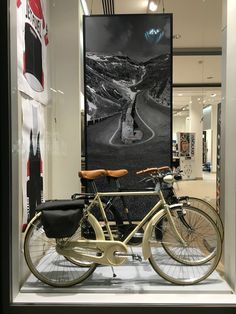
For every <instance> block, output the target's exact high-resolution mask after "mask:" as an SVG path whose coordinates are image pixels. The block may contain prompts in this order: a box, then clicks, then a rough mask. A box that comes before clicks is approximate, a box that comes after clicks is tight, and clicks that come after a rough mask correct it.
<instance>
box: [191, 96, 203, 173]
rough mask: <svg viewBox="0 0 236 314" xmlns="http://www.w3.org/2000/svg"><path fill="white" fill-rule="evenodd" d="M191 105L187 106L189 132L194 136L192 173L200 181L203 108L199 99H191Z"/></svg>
mask: <svg viewBox="0 0 236 314" xmlns="http://www.w3.org/2000/svg"><path fill="white" fill-rule="evenodd" d="M191 100H192V103H191V105H190V106H189V118H190V132H194V133H195V134H196V143H195V157H194V162H193V165H194V173H195V176H196V179H202V130H203V126H202V120H203V119H202V117H203V106H202V100H200V101H199V97H195V96H193V97H191Z"/></svg>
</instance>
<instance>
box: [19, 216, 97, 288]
mask: <svg viewBox="0 0 236 314" xmlns="http://www.w3.org/2000/svg"><path fill="white" fill-rule="evenodd" d="M85 219H87V218H86V217H83V218H82V219H81V222H80V223H81V224H83V222H84V221H85ZM72 238H73V236H72V237H71V238H63V239H53V238H47V236H46V234H45V232H44V229H43V226H42V223H41V213H39V214H38V215H36V216H35V218H33V220H32V224H31V226H30V227H29V229H28V230H27V233H26V235H25V240H24V256H25V260H26V263H27V265H28V267H29V269H30V271H31V273H32V274H33V275H34V276H35V277H36V278H37V279H39V280H40V281H42V282H43V283H45V284H47V285H50V286H53V287H70V286H73V285H75V284H78V283H80V282H82V281H84V280H85V279H86V278H88V277H89V276H90V275H91V274H92V273H93V272H94V270H95V269H96V266H97V265H96V264H95V263H93V264H91V263H90V264H89V265H88V267H87V268H86V267H85V265H83V267H79V266H78V265H74V264H72V263H71V262H70V261H69V260H68V258H65V257H64V256H63V255H60V254H58V253H57V251H56V246H57V245H58V244H60V245H64V246H66V245H67V244H68V243H70V241H71V239H72Z"/></svg>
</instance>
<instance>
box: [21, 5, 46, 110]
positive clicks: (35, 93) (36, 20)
mask: <svg viewBox="0 0 236 314" xmlns="http://www.w3.org/2000/svg"><path fill="white" fill-rule="evenodd" d="M44 2H45V1H44V0H17V2H16V4H17V29H18V30H17V37H18V39H17V45H18V89H19V90H20V91H22V92H24V93H26V94H27V95H29V96H30V97H32V98H33V99H35V100H37V101H39V102H41V103H43V104H47V102H48V97H49V96H48V82H47V78H48V75H47V69H48V64H47V50H48V28H47V23H46V17H45V16H46V15H45V14H46V12H45V4H44Z"/></svg>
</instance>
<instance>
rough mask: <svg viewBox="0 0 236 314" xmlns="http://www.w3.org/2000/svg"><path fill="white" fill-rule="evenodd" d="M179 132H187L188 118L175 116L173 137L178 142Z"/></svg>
mask: <svg viewBox="0 0 236 314" xmlns="http://www.w3.org/2000/svg"><path fill="white" fill-rule="evenodd" d="M177 132H186V116H173V127H172V137H173V140H177V138H176V133H177Z"/></svg>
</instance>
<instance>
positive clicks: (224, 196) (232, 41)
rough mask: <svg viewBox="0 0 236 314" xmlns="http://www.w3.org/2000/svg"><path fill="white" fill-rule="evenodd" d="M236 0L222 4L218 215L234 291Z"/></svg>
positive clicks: (229, 275)
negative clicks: (221, 222) (219, 198)
mask: <svg viewBox="0 0 236 314" xmlns="http://www.w3.org/2000/svg"><path fill="white" fill-rule="evenodd" d="M235 16H236V1H235V0H224V1H223V25H222V35H223V36H222V39H223V51H222V52H223V53H222V59H223V64H222V65H223V66H222V125H221V130H222V136H221V188H220V191H221V194H220V196H221V200H220V204H221V206H220V212H221V215H222V217H223V220H224V222H225V239H224V243H225V250H224V256H225V261H224V266H225V267H224V268H225V278H226V279H227V281H228V282H229V283H230V285H231V287H232V288H233V289H234V291H235V292H236V145H235V140H236V139H235V138H236V120H235V117H236V88H235V76H236V58H235V51H236V37H235V32H236V19H235Z"/></svg>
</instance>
